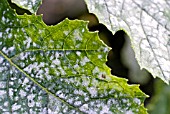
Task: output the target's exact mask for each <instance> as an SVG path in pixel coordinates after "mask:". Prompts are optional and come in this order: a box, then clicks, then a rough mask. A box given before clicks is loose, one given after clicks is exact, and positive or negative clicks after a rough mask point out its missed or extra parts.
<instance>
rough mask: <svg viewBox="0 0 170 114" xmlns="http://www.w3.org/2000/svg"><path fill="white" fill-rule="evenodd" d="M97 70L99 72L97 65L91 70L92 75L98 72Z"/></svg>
mask: <svg viewBox="0 0 170 114" xmlns="http://www.w3.org/2000/svg"><path fill="white" fill-rule="evenodd" d="M99 72H100V70H99V68H98V67H97V66H96V67H95V68H94V69H93V71H92V73H93V75H95V74H96V73H99Z"/></svg>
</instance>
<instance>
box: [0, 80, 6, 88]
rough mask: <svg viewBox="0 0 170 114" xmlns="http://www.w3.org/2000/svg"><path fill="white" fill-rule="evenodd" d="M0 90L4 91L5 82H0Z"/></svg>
mask: <svg viewBox="0 0 170 114" xmlns="http://www.w3.org/2000/svg"><path fill="white" fill-rule="evenodd" d="M0 88H3V89H5V88H6V82H4V81H1V82H0Z"/></svg>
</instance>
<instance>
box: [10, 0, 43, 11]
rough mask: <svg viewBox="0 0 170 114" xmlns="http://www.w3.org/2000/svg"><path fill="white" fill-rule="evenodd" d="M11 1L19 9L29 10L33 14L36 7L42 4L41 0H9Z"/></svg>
mask: <svg viewBox="0 0 170 114" xmlns="http://www.w3.org/2000/svg"><path fill="white" fill-rule="evenodd" d="M11 1H12V2H13V3H15V4H17V5H18V6H19V7H21V8H24V9H27V10H29V11H30V12H31V13H33V14H35V13H36V12H37V10H38V7H39V5H40V4H41V2H42V0H11Z"/></svg>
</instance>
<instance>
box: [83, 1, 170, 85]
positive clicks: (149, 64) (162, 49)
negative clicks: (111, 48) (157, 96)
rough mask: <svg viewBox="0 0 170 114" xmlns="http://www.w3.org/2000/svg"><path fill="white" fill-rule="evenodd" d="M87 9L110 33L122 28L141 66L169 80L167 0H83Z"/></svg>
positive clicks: (169, 19) (156, 75)
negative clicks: (129, 38) (128, 37)
mask: <svg viewBox="0 0 170 114" xmlns="http://www.w3.org/2000/svg"><path fill="white" fill-rule="evenodd" d="M85 1H86V3H87V6H88V9H89V11H90V12H91V13H94V14H96V15H97V17H98V18H99V21H100V22H101V23H103V24H104V25H106V26H107V27H108V29H110V30H111V31H112V32H113V33H115V32H116V31H117V30H120V29H124V30H126V31H127V34H128V35H129V36H130V37H131V43H132V47H133V49H134V51H135V55H136V58H137V60H138V62H139V65H140V66H141V68H146V69H147V70H148V71H150V72H151V73H152V75H153V76H154V77H159V78H161V79H162V80H163V81H165V82H166V83H169V80H170V1H169V0H149V1H148V0H85Z"/></svg>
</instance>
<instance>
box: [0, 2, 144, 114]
mask: <svg viewBox="0 0 170 114" xmlns="http://www.w3.org/2000/svg"><path fill="white" fill-rule="evenodd" d="M0 19H1V21H0V113H1V114H7V113H11V114H12V113H19V114H23V113H24V114H28V113H29V114H37V113H38V114H46V113H49V114H59V113H68V114H80V113H91V114H97V113H100V114H104V113H107V114H111V113H117V114H119V113H122V114H125V113H128V114H129V113H136V114H138V113H141V114H145V113H146V109H145V108H144V106H143V101H144V99H145V97H146V95H145V94H144V93H143V92H141V91H140V90H139V87H138V86H137V85H128V84H127V81H126V80H125V79H121V78H117V77H115V76H112V75H111V74H110V69H109V68H108V67H107V66H106V65H105V62H106V56H107V54H108V51H109V48H108V47H107V46H106V45H104V44H103V42H101V40H99V38H98V34H97V33H91V32H89V31H88V30H87V22H84V21H78V20H74V21H70V20H68V19H66V20H64V21H63V22H61V23H60V24H58V25H56V26H46V25H45V24H44V23H43V22H42V17H41V16H35V15H31V16H28V15H22V16H18V15H17V14H16V13H15V12H14V11H13V10H12V9H10V8H9V6H8V4H7V1H6V0H1V2H0Z"/></svg>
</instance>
